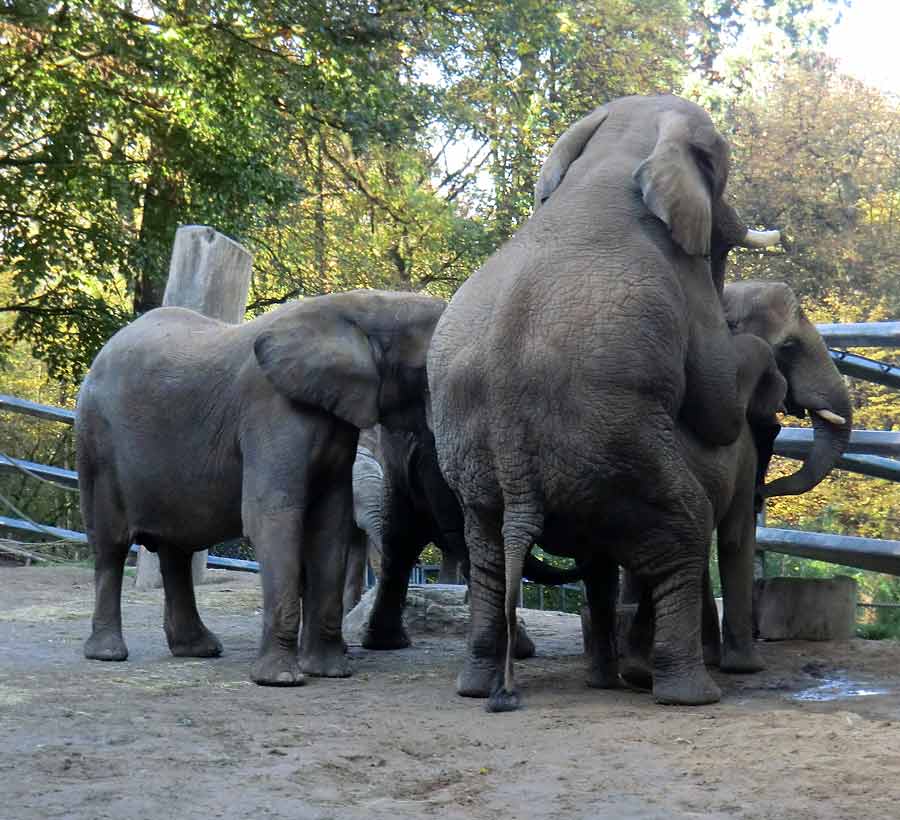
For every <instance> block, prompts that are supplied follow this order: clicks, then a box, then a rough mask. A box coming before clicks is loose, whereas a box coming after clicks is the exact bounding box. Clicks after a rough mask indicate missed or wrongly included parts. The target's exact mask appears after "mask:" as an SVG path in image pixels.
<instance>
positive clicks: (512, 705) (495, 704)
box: [485, 686, 522, 712]
mask: <svg viewBox="0 0 900 820" xmlns="http://www.w3.org/2000/svg"><path fill="white" fill-rule="evenodd" d="M521 704H522V698H521V697H519V693H518V691H517V690H515V689H513V690H512V691H511V692H510V691H507V690H506V689H504V688H503V687H502V686H498V687H496V688H495V689H494V691H493V692H491V694H490V696H489V697H488V702H487V705H486V706H485V708H486V709H487V710H488V712H515V711H516V709H518V708H519V706H520V705H521Z"/></svg>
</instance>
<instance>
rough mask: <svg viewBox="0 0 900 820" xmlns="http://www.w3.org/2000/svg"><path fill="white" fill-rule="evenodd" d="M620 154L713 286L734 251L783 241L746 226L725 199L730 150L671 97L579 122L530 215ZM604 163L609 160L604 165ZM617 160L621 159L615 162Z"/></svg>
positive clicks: (688, 106)
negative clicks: (703, 262)
mask: <svg viewBox="0 0 900 820" xmlns="http://www.w3.org/2000/svg"><path fill="white" fill-rule="evenodd" d="M623 147H624V149H625V153H626V156H627V157H629V158H630V159H629V160H628V162H630V164H629V165H628V167H627V169H625V170H627V173H628V175H629V176H630V177H631V179H632V184H633V185H635V186H636V187H637V188H638V189H639V191H640V196H641V198H642V200H643V204H644V206H645V207H646V209H648V210H649V211H650V213H652V214H653V215H654V216H656V217H658V218H659V219H660V220H662V222H663V223H665V225H666V227H667V228H668V229H669V232H670V234H671V237H672V240H673V241H674V243H675V244H676V245H677V246H678V247H679V248H681V250H683V251H684V252H685V253H687V254H688V255H690V256H701V257H708V258H709V260H710V266H711V274H712V278H713V282H714V283H715V285H716V289H717V290H718V291H719V293H721V291H722V287H723V284H724V273H725V268H724V263H725V258H726V256H727V254H728V251H729V250H731V248H733V247H736V246H744V247H753V248H762V247H766V246H768V245H774V244H777V243H778V242H779V241H780V238H781V237H780V234H779V232H778V231H756V230H751V229H748V227H747V226H746V225H745V224H744V223H743V222H742V221H741V219H740V217H739V216H738V214H737V213H736V212H735V210H734V208H733V207H732V206H731V205H730V204H729V203H728V202H727V200H726V198H725V185H726V183H727V181H728V158H729V147H728V143H727V142H726V141H725V139H724V138H723V137H722V136H721V135H720V134H719V133H718V132H717V131H716V129H715V128H714V127H713V124H712V121H711V120H710V118H709V115H708V114H707V113H706V112H705V111H704V110H703V109H702V108H700V107H699V106H697V105H695V104H694V103H691V102H689V101H688V100H684V99H681V98H679V97H673V96H657V97H624V98H622V99H619V100H614V101H613V102H610V103H608V104H607V105H604V106H601V107H600V108H597V109H596V110H595V111H593V112H591V113H590V114H588V115H587V116H586V117H583V118H582V119H580V120H579V121H578V122H576V123H575V124H574V125H572V126H571V127H570V128H569V129H568V130H567V131H566V132H565V133H564V134H563V135H562V136H561V137H560V138H559V140H558V141H557V142H556V144H555V145H554V146H553V150H552V151H551V152H550V155H549V157H548V158H547V160H546V162H545V163H544V166H543V168H542V169H541V174H540V177H539V178H538V181H537V184H536V185H535V192H534V204H535V210H537V209H538V208H540V207H541V206H542V205H543V204H544V203H545V202H546V201H547V200H548V199H549V198H550V197H551V196H552V195H553V193H554V192H555V191H556V190H557V189H558V188H559V187H561V186H562V185H563V184H564V182H565V181H566V178H567V175H569V174H568V172H569V169H570V168H571V167H572V166H573V165H574V164H576V163H577V162H578V160H579V159H581V157H582V156H586V155H589V157H586V160H585V163H584V166H583V167H582V168H581V169H579V170H578V171H577V172H576V173H574V174H571V175H569V176H571V177H573V178H574V179H575V180H577V179H578V177H579V176H580V175H581V174H582V173H583V172H585V171H586V170H587V169H588V168H589V167H598V165H602V164H603V162H604V160H605V159H606V158H608V157H611V156H612V155H613V154H616V155H617V156H619V157H621V155H622V153H623ZM607 162H608V163H609V161H608V160H607ZM616 162H617V163H620V162H621V160H616Z"/></svg>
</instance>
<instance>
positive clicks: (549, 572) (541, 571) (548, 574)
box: [523, 552, 584, 586]
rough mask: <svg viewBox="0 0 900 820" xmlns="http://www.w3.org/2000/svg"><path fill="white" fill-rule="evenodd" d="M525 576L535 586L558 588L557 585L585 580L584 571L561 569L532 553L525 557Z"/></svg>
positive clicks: (575, 567) (581, 569) (576, 567)
mask: <svg viewBox="0 0 900 820" xmlns="http://www.w3.org/2000/svg"><path fill="white" fill-rule="evenodd" d="M523 575H524V576H525V577H526V578H527V579H528V580H529V581H532V582H533V583H535V584H546V585H552V586H556V585H557V584H571V583H574V582H575V581H580V580H581V579H582V578H584V569H583V568H582V567H578V566H574V567H572V568H571V569H561V568H560V567H554V566H553V565H552V564H549V563H547V562H546V561H542V560H541V559H540V558H537V557H535V556H534V555H533V554H532V553H530V552H529V553H528V554H527V555H526V556H525V567H524V571H523Z"/></svg>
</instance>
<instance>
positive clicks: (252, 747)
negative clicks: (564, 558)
mask: <svg viewBox="0 0 900 820" xmlns="http://www.w3.org/2000/svg"><path fill="white" fill-rule="evenodd" d="M214 576H215V578H214V582H213V583H210V584H208V585H205V586H203V587H202V588H201V589H200V591H199V596H198V597H199V600H200V606H201V611H202V612H203V614H204V618H205V620H206V623H207V624H208V625H209V626H210V628H212V629H213V630H214V631H216V632H217V633H218V634H219V636H220V637H221V638H222V640H223V643H224V645H225V650H226V651H225V654H224V655H223V657H221V658H219V659H216V660H179V659H175V658H172V657H171V656H170V655H169V654H168V650H167V648H166V645H165V639H164V636H163V632H162V628H161V612H162V597H161V593H160V592H135V591H134V590H133V589H130V588H129V589H128V590H127V591H126V594H125V601H124V613H125V622H126V640H127V642H128V645H129V648H130V650H131V658H130V659H129V661H128V662H126V663H99V662H96V661H87V660H85V659H84V658H83V657H82V654H81V646H82V642H83V640H84V639H85V637H86V636H87V635H88V632H89V627H90V612H91V606H92V599H93V590H92V579H91V573H90V572H89V571H87V570H83V569H73V568H66V569H46V568H21V567H20V568H11V567H0V818H3V820H31V819H32V818H35V820H36V819H37V818H41V820H46V819H47V818H77V819H78V820H88V819H90V820H93V819H94V818H123V819H124V820H132V818H134V819H137V818H154V820H159V818H170V819H171V820H183V819H185V818H195V817H197V818H199V817H204V818H206V817H224V818H246V817H258V818H299V819H300V820H306V818H341V820H343V819H344V818H364V817H365V818H373V817H375V818H382V817H384V818H423V817H438V818H482V817H486V818H492V820H495V819H499V818H523V820H524V818H550V817H552V818H565V819H566V820H569V819H570V818H616V819H617V820H619V819H620V818H623V819H624V818H641V819H642V820H643V819H645V818H646V819H647V820H649V818H660V820H663V819H665V820H669V818H686V817H701V818H773V820H774V819H775V818H777V820H782V818H791V820H803V819H804V818H815V819H816V820H827V819H829V818H835V819H837V818H840V819H841V820H852V818H866V819H867V820H870V819H871V818H888V817H891V818H893V817H898V816H900V805H898V802H897V801H898V798H900V644H898V643H897V642H892V641H880V642H866V641H861V640H854V641H850V642H847V643H830V644H825V643H819V644H815V643H800V642H792V643H780V644H765V645H763V646H762V651H763V654H764V655H765V657H766V659H767V661H768V663H769V669H768V671H767V672H764V673H761V674H758V675H753V676H745V677H738V676H728V675H717V676H716V678H717V680H718V682H719V684H720V685H721V686H722V688H723V690H724V698H723V700H722V702H721V703H719V704H716V705H714V706H708V707H701V708H693V709H689V708H676V707H662V706H658V705H655V704H654V703H653V702H652V700H651V698H650V697H649V696H648V695H646V694H640V693H636V692H630V691H627V690H620V691H615V692H605V691H595V690H591V689H587V688H586V687H585V686H584V685H583V682H582V681H583V660H582V657H581V655H580V652H581V645H580V635H579V626H578V620H577V618H576V617H574V616H567V615H560V614H558V613H538V612H532V611H524V612H523V615H524V618H525V620H526V622H527V624H528V627H529V631H530V632H531V634H532V636H533V637H534V639H535V642H536V643H537V645H538V652H539V656H538V657H535V658H533V659H531V660H528V661H524V662H521V663H520V664H519V666H518V670H519V680H520V682H521V684H522V689H523V697H524V703H525V708H524V709H522V710H521V711H519V712H515V713H510V714H502V715H489V714H487V713H486V712H485V710H484V706H483V703H482V702H481V701H476V700H469V699H464V698H460V697H457V696H456V695H455V694H454V689H453V681H454V678H455V675H456V672H457V670H458V668H459V666H460V663H461V659H462V653H463V642H462V640H461V639H457V638H441V639H435V638H431V639H424V638H423V639H418V640H417V642H416V645H415V647H414V648H412V649H408V650H404V651H399V652H380V653H379V652H367V651H365V650H362V649H360V648H359V647H358V646H351V657H352V659H353V667H354V676H353V677H352V678H349V679H346V680H321V679H312V680H310V682H309V683H308V684H307V685H306V686H305V687H303V688H299V689H275V688H261V687H257V686H254V685H253V684H251V683H250V682H249V680H248V677H247V675H248V669H249V666H250V662H251V660H252V658H253V656H254V651H255V647H256V642H257V639H258V636H259V632H260V621H261V617H260V593H259V588H258V579H257V577H256V576H252V575H245V574H240V573H228V572H217V573H214Z"/></svg>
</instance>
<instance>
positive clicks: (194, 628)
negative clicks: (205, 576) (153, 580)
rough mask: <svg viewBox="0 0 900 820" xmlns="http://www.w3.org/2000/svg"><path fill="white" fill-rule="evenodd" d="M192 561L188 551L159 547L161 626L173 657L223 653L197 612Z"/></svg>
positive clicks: (206, 656) (217, 655) (205, 655)
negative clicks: (162, 590) (162, 591)
mask: <svg viewBox="0 0 900 820" xmlns="http://www.w3.org/2000/svg"><path fill="white" fill-rule="evenodd" d="M191 562H192V554H191V553H189V552H183V551H182V550H179V549H177V548H175V547H168V546H163V547H160V548H159V568H160V571H161V572H162V577H163V587H164V588H165V595H166V604H165V613H164V616H163V629H164V630H165V633H166V640H167V641H168V643H169V649H170V651H171V652H172V654H173V655H174V656H175V657H178V658H217V657H219V655H221V654H222V643H221V641H220V640H219V639H218V638H217V637H216V636H215V635H214V634H213V633H212V632H210V631H209V630H208V629H207V628H206V626H205V625H204V623H203V621H202V620H201V619H200V613H199V612H197V600H196V598H195V597H194V581H193V578H192V576H191Z"/></svg>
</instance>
